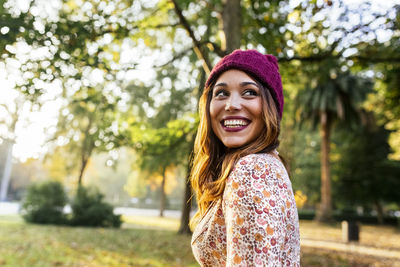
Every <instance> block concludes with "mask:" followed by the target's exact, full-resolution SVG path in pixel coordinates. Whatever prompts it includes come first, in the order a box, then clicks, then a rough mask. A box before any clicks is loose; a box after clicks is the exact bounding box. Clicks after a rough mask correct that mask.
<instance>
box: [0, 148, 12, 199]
mask: <svg viewBox="0 0 400 267" xmlns="http://www.w3.org/2000/svg"><path fill="white" fill-rule="evenodd" d="M13 146H14V143H13V142H12V141H8V142H7V159H6V163H5V165H4V172H3V178H2V179H1V188H0V201H6V200H7V192H8V186H9V184H10V178H11V170H12V151H13Z"/></svg>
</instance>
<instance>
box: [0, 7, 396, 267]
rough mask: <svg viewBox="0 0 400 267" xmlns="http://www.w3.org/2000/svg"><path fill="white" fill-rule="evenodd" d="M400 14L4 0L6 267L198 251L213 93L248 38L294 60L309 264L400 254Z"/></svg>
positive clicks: (297, 186) (291, 74)
mask: <svg viewBox="0 0 400 267" xmlns="http://www.w3.org/2000/svg"><path fill="white" fill-rule="evenodd" d="M399 26H400V5H399V3H398V2H397V1H395V0H389V1H384V2H383V1H378V0H365V1H362V0H338V1H330V0H289V1H283V0H282V1H280V0H276V1H275V0H274V1H272V0H271V1H261V0H229V1H228V0H200V1H189V0H158V1H157V0H52V1H47V0H9V1H6V0H0V84H1V87H0V225H1V227H0V233H1V234H0V236H1V237H0V242H1V243H2V244H7V245H2V246H0V265H5V266H25V265H28V264H29V265H34V266H35V265H37V266H60V265H61V266H196V264H195V261H194V259H193V257H192V256H191V250H190V235H188V234H190V231H191V230H190V229H189V227H188V221H189V218H190V214H191V213H192V214H193V211H195V209H196V203H195V201H194V199H192V198H191V196H192V192H191V189H190V185H189V183H188V173H189V171H190V164H189V163H190V158H191V152H192V147H193V142H194V137H195V134H196V129H197V123H198V115H197V104H198V99H199V96H200V95H201V92H202V88H203V86H204V82H205V80H206V78H207V77H208V74H209V72H210V70H211V69H212V66H213V65H214V64H215V63H216V62H217V61H218V60H219V59H220V58H221V57H223V56H224V55H226V54H228V53H230V52H232V51H233V50H234V49H238V48H241V49H257V50H258V51H259V52H261V53H269V54H273V55H275V56H276V57H277V58H278V61H279V65H280V72H281V74H282V79H283V87H284V94H285V108H284V114H283V120H282V123H281V145H280V148H279V152H280V154H281V155H283V157H284V158H285V159H286V161H287V165H288V170H289V172H290V177H291V180H292V184H293V189H294V192H295V197H296V201H297V206H298V209H299V216H300V219H301V229H302V230H301V231H302V233H301V235H302V247H303V248H304V249H303V252H302V253H303V257H302V264H303V265H305V266H399V265H396V264H397V263H398V262H400V252H399V251H400V233H399V227H400V193H399V188H400V29H399ZM343 220H345V221H347V222H349V224H348V225H350V226H348V227H347V228H346V229H345V227H342V225H341V222H342V221H343ZM32 223H39V225H36V224H32ZM43 224H44V225H43ZM47 224H49V226H45V225H47ZM55 225H58V226H55ZM74 226H76V227H74ZM81 226H96V227H100V228H91V227H89V228H81ZM107 227H114V228H112V229H106V228H107ZM115 228H116V229H115ZM120 228H122V229H120ZM60 229H61V230H62V231H59V230H60ZM349 229H350V230H351V229H353V230H351V231H353V232H354V233H355V234H357V235H358V237H357V238H353V239H354V240H353V241H352V242H353V243H352V242H350V243H351V244H352V245H354V246H357V249H356V250H354V249H352V250H349V245H348V241H351V240H349V238H348V236H347V238H344V237H342V234H343V233H345V231H346V230H347V231H349ZM176 232H178V233H180V234H181V235H177V234H176ZM94 236H96V238H94ZM155 237H156V239H157V240H159V242H154V240H155V239H154V238H155ZM350 239H351V238H350ZM39 240H41V241H40V242H39ZM38 242H39V243H38ZM318 242H319V243H318ZM324 242H325V243H324ZM37 246H42V248H44V249H42V250H38V248H37ZM179 246H181V247H179ZM368 249H375V250H368ZM371 251H373V252H371ZM49 255H52V256H49Z"/></svg>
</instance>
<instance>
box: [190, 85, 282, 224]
mask: <svg viewBox="0 0 400 267" xmlns="http://www.w3.org/2000/svg"><path fill="white" fill-rule="evenodd" d="M214 84H215V83H214ZM214 84H211V85H210V86H209V87H206V88H205V89H204V91H203V94H202V96H201V98H200V102H199V115H200V123H199V126H198V130H197V135H196V139H195V144H194V158H193V165H192V171H191V183H192V187H193V189H194V191H195V194H196V200H197V204H198V207H199V209H198V211H197V212H196V214H195V216H194V217H193V219H192V220H191V222H190V224H191V226H194V225H195V224H196V223H197V222H198V220H199V219H200V218H201V217H202V216H203V215H204V214H205V213H206V211H207V209H208V208H209V206H210V205H211V203H212V202H213V201H216V200H218V199H219V198H221V197H222V194H223V193H224V190H225V182H226V178H227V177H228V176H229V174H230V172H231V170H232V168H233V166H234V165H235V163H236V162H237V161H238V160H239V159H240V158H242V157H244V156H246V155H249V154H255V153H268V152H270V151H272V150H274V149H275V148H277V147H278V146H279V141H278V137H279V132H280V118H279V112H278V109H277V107H276V104H275V102H274V100H273V98H272V96H271V93H270V92H269V90H268V88H266V87H265V86H263V85H261V84H260V83H259V82H257V84H258V86H259V88H260V89H261V90H260V91H261V96H262V116H263V120H264V122H265V125H264V130H263V132H262V134H261V135H260V136H259V137H258V138H257V139H256V140H254V141H253V142H251V143H250V144H247V145H245V146H243V147H240V148H237V149H227V148H226V147H225V146H224V145H223V144H222V142H221V141H220V140H219V139H218V137H217V136H216V135H215V134H214V132H213V131H212V128H211V118H210V102H211V98H212V93H213V87H214Z"/></svg>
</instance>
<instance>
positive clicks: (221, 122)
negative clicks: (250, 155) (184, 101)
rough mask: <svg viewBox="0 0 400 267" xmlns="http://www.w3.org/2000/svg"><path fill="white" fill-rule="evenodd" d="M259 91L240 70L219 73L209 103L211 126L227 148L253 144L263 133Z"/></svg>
mask: <svg viewBox="0 0 400 267" xmlns="http://www.w3.org/2000/svg"><path fill="white" fill-rule="evenodd" d="M261 90H262V88H259V86H258V85H257V83H256V81H255V80H253V79H252V78H251V77H250V76H249V75H247V74H246V73H245V72H243V71H240V70H235V69H231V70H228V71H226V72H224V73H222V74H221V75H220V76H219V78H218V80H217V81H216V83H215V86H214V87H213V91H212V98H211V102H210V118H211V126H212V130H213V132H214V133H215V135H216V136H217V137H218V139H219V140H221V142H222V143H223V144H224V145H225V146H226V147H228V148H237V147H242V146H244V145H247V144H249V143H251V142H252V141H254V140H255V139H256V138H257V137H258V136H260V134H261V132H262V131H263V129H264V125H265V123H264V120H263V118H262V117H263V116H262V95H261Z"/></svg>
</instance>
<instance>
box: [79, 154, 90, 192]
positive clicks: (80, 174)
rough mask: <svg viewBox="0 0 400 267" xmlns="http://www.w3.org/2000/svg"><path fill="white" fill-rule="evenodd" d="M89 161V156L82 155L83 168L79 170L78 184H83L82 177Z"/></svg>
mask: <svg viewBox="0 0 400 267" xmlns="http://www.w3.org/2000/svg"><path fill="white" fill-rule="evenodd" d="M88 161H89V159H88V158H84V157H82V162H81V169H80V171H79V177H78V186H81V185H82V177H83V174H84V173H85V170H86V166H87V163H88Z"/></svg>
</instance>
